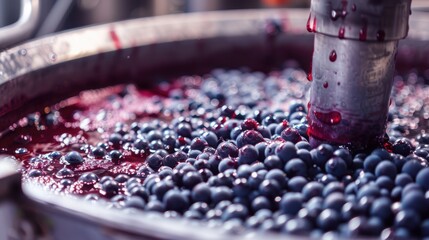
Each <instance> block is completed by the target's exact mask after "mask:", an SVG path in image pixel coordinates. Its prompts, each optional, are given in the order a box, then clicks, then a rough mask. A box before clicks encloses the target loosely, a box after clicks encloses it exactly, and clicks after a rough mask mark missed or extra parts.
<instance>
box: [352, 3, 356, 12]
mask: <svg viewBox="0 0 429 240" xmlns="http://www.w3.org/2000/svg"><path fill="white" fill-rule="evenodd" d="M352 11H353V12H356V4H354V3H353V5H352Z"/></svg>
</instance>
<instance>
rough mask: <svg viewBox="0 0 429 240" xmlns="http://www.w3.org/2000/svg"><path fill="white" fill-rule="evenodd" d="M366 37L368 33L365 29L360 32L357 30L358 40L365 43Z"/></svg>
mask: <svg viewBox="0 0 429 240" xmlns="http://www.w3.org/2000/svg"><path fill="white" fill-rule="evenodd" d="M367 35H368V33H367V29H366V28H362V29H361V30H359V40H361V41H366V38H367Z"/></svg>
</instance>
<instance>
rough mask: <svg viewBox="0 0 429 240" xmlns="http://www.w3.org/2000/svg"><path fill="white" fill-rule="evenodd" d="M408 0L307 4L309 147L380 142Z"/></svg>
mask: <svg viewBox="0 0 429 240" xmlns="http://www.w3.org/2000/svg"><path fill="white" fill-rule="evenodd" d="M410 5H411V0H332V1H321V0H312V2H311V13H310V17H309V19H308V23H307V30H308V31H310V32H315V33H316V34H315V42H314V54H313V64H312V72H311V74H309V80H312V83H311V92H310V102H309V112H308V120H309V135H310V143H311V144H312V145H314V146H317V145H318V144H320V143H321V142H328V143H332V144H337V145H343V144H345V145H352V146H354V147H358V148H361V147H366V146H369V145H376V144H379V143H380V141H381V140H382V139H383V136H384V132H385V127H386V121H387V112H388V107H389V101H390V92H391V89H392V84H393V74H394V66H395V56H396V52H397V46H398V41H399V40H400V39H403V38H405V37H406V36H407V33H408V18H409V15H410Z"/></svg>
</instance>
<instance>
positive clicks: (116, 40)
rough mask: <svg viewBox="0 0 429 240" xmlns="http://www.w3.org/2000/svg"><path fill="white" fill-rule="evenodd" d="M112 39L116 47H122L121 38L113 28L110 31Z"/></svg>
mask: <svg viewBox="0 0 429 240" xmlns="http://www.w3.org/2000/svg"><path fill="white" fill-rule="evenodd" d="M109 35H110V39H111V40H112V42H113V44H114V45H115V48H116V49H120V48H121V41H120V40H119V37H118V34H116V31H115V30H113V29H111V30H110V31H109Z"/></svg>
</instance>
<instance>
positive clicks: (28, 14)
mask: <svg viewBox="0 0 429 240" xmlns="http://www.w3.org/2000/svg"><path fill="white" fill-rule="evenodd" d="M309 6H310V0H0V28H1V29H0V48H4V47H6V46H10V45H13V44H17V43H19V42H21V41H23V40H28V39H31V38H36V37H40V36H43V35H46V34H49V33H53V32H57V31H62V30H67V29H72V28H78V27H82V26H87V25H93V24H101V23H108V22H114V21H120V20H126V19H133V18H140V17H149V16H157V15H166V14H174V13H189V12H201V11H213V10H227V9H257V8H283V7H300V8H305V7H309ZM6 30H12V31H8V32H6Z"/></svg>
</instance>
